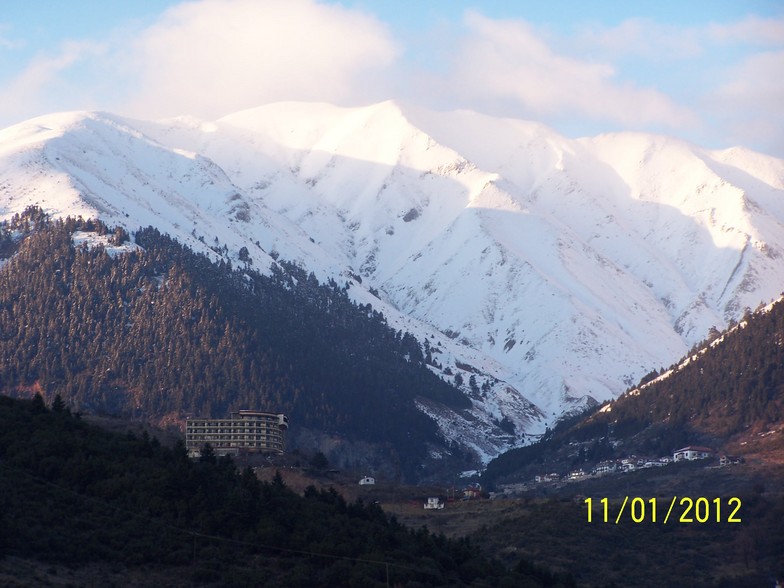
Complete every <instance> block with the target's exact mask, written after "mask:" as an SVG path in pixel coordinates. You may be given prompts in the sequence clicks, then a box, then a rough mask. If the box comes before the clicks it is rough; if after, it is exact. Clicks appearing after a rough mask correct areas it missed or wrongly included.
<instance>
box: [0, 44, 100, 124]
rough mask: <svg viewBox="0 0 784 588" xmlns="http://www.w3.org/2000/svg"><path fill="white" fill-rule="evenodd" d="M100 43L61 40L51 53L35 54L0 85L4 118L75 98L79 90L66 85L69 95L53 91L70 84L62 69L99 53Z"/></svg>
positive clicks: (59, 106)
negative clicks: (23, 66) (52, 53)
mask: <svg viewBox="0 0 784 588" xmlns="http://www.w3.org/2000/svg"><path fill="white" fill-rule="evenodd" d="M101 51H102V47H101V46H100V45H98V44H95V43H90V42H73V41H69V42H65V43H63V44H62V45H61V46H60V48H59V52H58V53H57V55H55V56H43V55H41V56H38V57H36V58H34V59H33V60H32V61H31V62H30V63H29V64H27V66H26V67H25V68H24V70H23V71H22V72H21V73H20V74H19V75H18V76H16V77H15V78H14V79H13V80H11V81H10V82H9V83H7V84H5V85H3V86H2V87H0V112H2V113H3V116H4V117H5V118H8V119H13V118H17V119H21V118H25V117H28V116H30V114H31V113H33V112H38V113H43V112H47V111H50V110H63V109H65V108H67V106H63V105H64V104H68V103H69V102H73V101H77V100H78V99H77V96H78V95H79V94H80V91H79V90H78V89H77V88H74V87H69V90H68V92H70V95H63V93H62V92H58V91H56V90H57V88H59V89H60V90H62V88H63V87H64V86H70V84H69V83H68V82H67V81H65V77H66V76H65V74H66V72H67V71H68V70H69V69H70V68H71V67H73V66H74V65H75V64H77V63H78V62H80V61H81V60H84V59H85V58H87V57H88V56H89V57H94V56H96V55H97V54H99V53H101ZM55 105H56V106H55Z"/></svg>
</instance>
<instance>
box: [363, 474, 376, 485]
mask: <svg viewBox="0 0 784 588" xmlns="http://www.w3.org/2000/svg"><path fill="white" fill-rule="evenodd" d="M375 483H376V479H375V478H374V477H372V476H365V477H364V478H362V479H361V480H360V481H359V485H360V486H373V485H375Z"/></svg>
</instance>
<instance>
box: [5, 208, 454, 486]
mask: <svg viewBox="0 0 784 588" xmlns="http://www.w3.org/2000/svg"><path fill="white" fill-rule="evenodd" d="M77 230H80V231H94V232H96V233H98V234H108V235H110V236H111V239H112V240H113V241H115V242H116V243H119V242H121V241H123V240H125V239H127V235H126V234H124V232H123V231H121V230H118V231H115V232H112V231H110V230H109V228H107V227H106V226H105V225H103V224H102V223H101V222H100V221H92V220H82V219H66V220H58V221H50V220H48V219H47V218H46V216H45V215H43V214H42V213H41V211H40V210H36V209H31V210H29V211H27V212H26V214H25V215H22V216H20V217H16V218H15V219H14V220H12V221H11V222H10V223H7V224H6V225H4V226H3V228H2V236H0V244H2V248H3V252H5V253H6V254H9V253H10V252H12V251H15V253H14V254H13V256H12V257H11V258H10V259H9V260H8V261H7V262H5V264H4V265H3V267H2V269H0V357H2V363H1V364H0V382H2V385H1V386H0V387H1V388H2V391H4V392H5V393H10V394H15V395H28V396H29V395H31V394H32V393H34V392H40V393H41V394H42V395H43V396H44V397H45V398H47V399H51V398H53V397H54V395H56V394H59V395H61V396H62V398H64V399H65V400H66V401H67V402H68V403H69V404H70V405H72V406H73V407H74V408H75V409H76V410H80V411H94V412H104V413H111V414H118V415H124V416H132V417H139V418H144V419H148V420H151V421H156V422H159V423H164V424H166V423H177V422H179V421H181V420H182V419H183V418H184V417H185V416H186V415H209V416H222V415H225V414H227V413H228V412H229V411H231V410H236V409H239V408H255V409H261V410H273V411H281V412H285V413H286V414H288V415H289V416H290V422H291V423H292V429H294V428H295V427H308V428H310V429H314V430H318V431H321V432H325V433H330V434H337V435H340V436H343V437H345V438H348V439H355V440H361V441H367V442H370V443H374V444H377V445H378V446H383V447H384V448H385V451H387V453H388V458H389V459H390V460H391V461H398V463H399V464H400V467H401V468H402V471H403V473H404V474H406V475H407V476H408V477H409V478H415V477H416V476H417V474H418V469H417V468H418V467H419V464H421V463H422V461H423V456H425V455H426V454H427V451H428V446H429V445H435V446H438V447H441V448H442V449H443V447H444V446H445V441H444V440H443V439H442V438H441V437H440V435H439V432H438V430H437V427H436V425H435V423H434V422H433V421H432V420H431V419H430V418H429V417H427V416H425V415H424V414H422V413H421V412H420V411H418V410H417V409H416V408H415V405H414V399H415V398H418V397H422V398H427V399H430V400H433V401H436V402H441V403H444V404H447V405H449V406H451V407H453V408H460V407H466V406H468V405H469V401H468V399H467V398H466V397H465V396H463V395H462V394H461V393H460V392H459V391H458V390H456V389H455V388H453V387H451V386H450V385H448V384H447V383H445V382H444V381H443V380H441V379H440V378H438V377H437V376H436V375H434V374H433V373H432V372H431V371H430V370H429V369H428V368H427V366H426V363H425V361H426V356H425V353H423V350H422V348H420V345H419V343H418V342H417V341H416V340H415V339H414V337H412V336H410V335H408V334H406V333H402V332H395V330H393V329H391V328H390V327H389V326H388V325H387V324H386V321H385V319H384V317H383V316H382V315H381V314H379V313H378V312H376V311H374V310H373V309H372V308H371V307H370V306H369V305H366V306H358V305H356V304H354V303H353V302H352V301H351V300H350V299H349V297H348V295H347V291H346V287H344V286H341V285H339V284H337V283H334V282H331V283H329V284H319V283H318V281H317V280H316V279H315V277H314V276H313V275H312V274H311V275H308V274H307V273H306V272H305V271H303V270H302V269H301V268H299V267H297V266H295V265H293V264H290V263H286V262H284V261H279V263H278V264H277V265H276V266H275V267H273V273H272V275H270V276H263V275H261V274H259V273H257V272H255V271H253V270H251V269H250V268H249V267H243V268H232V267H230V265H228V264H227V263H225V262H220V263H213V262H212V261H210V260H209V259H208V258H207V257H205V256H203V255H196V254H194V253H193V252H192V251H190V250H189V249H187V248H185V247H183V246H181V245H180V244H178V243H177V242H175V241H173V240H172V239H170V238H168V237H167V236H165V235H161V234H160V233H159V232H158V231H156V230H155V229H153V228H147V229H140V230H139V231H138V232H137V233H136V235H135V240H136V243H137V244H138V245H139V246H140V247H139V248H135V249H132V250H131V251H129V252H125V253H122V254H112V255H110V254H109V253H108V252H107V250H106V248H104V247H101V246H92V247H88V246H86V245H82V246H79V247H77V246H75V245H74V244H73V240H72V235H73V234H74V232H75V231H77Z"/></svg>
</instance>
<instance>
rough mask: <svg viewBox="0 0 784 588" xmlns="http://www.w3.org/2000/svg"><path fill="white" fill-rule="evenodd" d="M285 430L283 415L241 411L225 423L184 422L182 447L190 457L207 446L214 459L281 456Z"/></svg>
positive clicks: (286, 419) (210, 421) (209, 420)
mask: <svg viewBox="0 0 784 588" xmlns="http://www.w3.org/2000/svg"><path fill="white" fill-rule="evenodd" d="M288 427H289V419H288V417H287V416H286V415H283V414H275V413H271V412H260V411H257V410H241V411H239V412H236V413H232V414H231V417H229V418H227V419H206V418H196V417H194V418H189V419H188V420H187V421H185V447H186V448H187V450H188V455H190V456H192V457H195V456H197V455H199V452H200V451H201V449H202V447H204V445H206V444H207V443H209V444H210V447H212V448H213V449H214V450H215V453H216V454H217V455H227V454H237V453H246V452H256V453H267V452H268V453H283V447H284V443H285V440H286V430H287V429H288Z"/></svg>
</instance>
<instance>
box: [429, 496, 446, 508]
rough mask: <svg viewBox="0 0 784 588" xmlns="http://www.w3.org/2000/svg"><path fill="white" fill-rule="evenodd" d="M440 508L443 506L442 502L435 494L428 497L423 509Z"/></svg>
mask: <svg viewBox="0 0 784 588" xmlns="http://www.w3.org/2000/svg"><path fill="white" fill-rule="evenodd" d="M442 508H444V503H443V502H441V500H439V498H438V497H437V496H434V497H431V498H428V499H427V502H426V503H425V509H427V510H441V509H442Z"/></svg>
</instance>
